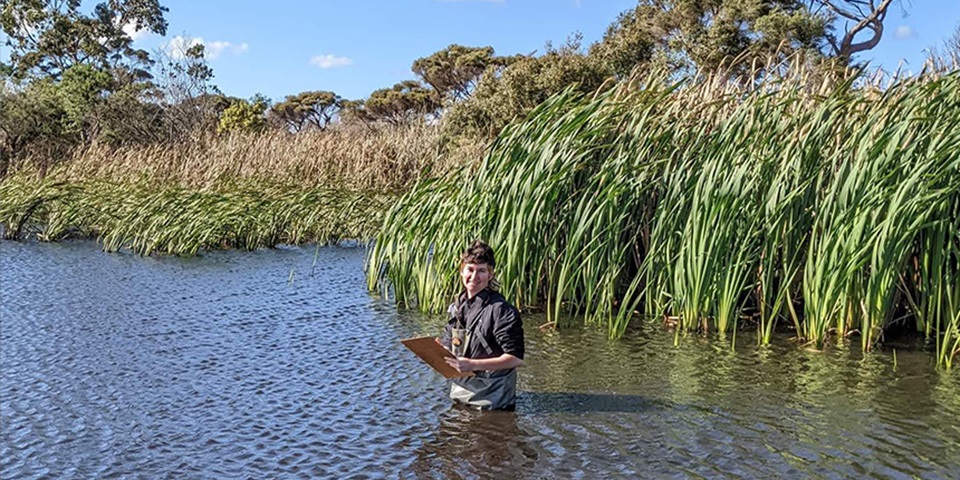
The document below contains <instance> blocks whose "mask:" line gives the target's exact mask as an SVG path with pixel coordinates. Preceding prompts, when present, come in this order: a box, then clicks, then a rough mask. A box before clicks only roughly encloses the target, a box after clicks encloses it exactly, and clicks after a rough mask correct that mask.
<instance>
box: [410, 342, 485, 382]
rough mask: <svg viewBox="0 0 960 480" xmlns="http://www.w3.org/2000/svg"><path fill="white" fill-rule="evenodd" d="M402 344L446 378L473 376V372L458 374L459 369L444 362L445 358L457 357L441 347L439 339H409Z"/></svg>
mask: <svg viewBox="0 0 960 480" xmlns="http://www.w3.org/2000/svg"><path fill="white" fill-rule="evenodd" d="M400 343H402V344H403V345H404V346H405V347H407V348H409V349H410V351H411V352H413V353H415V354H417V356H418V357H420V359H421V360H423V361H424V362H427V365H430V367H431V368H433V369H434V370H436V371H437V372H438V373H439V374H440V375H443V376H444V377H445V378H464V377H472V376H473V372H462V373H461V372H458V371H457V369H455V368H453V367H451V366H450V365H448V364H447V362H446V361H444V360H443V359H444V357H450V358H455V357H454V355H453V353H452V352H451V351H450V350H447V349H446V348H445V347H444V346H443V345H440V343H438V342H437V339H435V338H434V337H417V338H408V339H405V340H400Z"/></svg>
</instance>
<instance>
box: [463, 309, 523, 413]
mask: <svg viewBox="0 0 960 480" xmlns="http://www.w3.org/2000/svg"><path fill="white" fill-rule="evenodd" d="M451 307H453V306H451ZM456 310H457V311H456V312H451V313H454V315H455V317H454V318H456V319H457V326H461V325H463V324H464V322H463V317H464V315H463V312H462V310H460V309H459V308H457V309H456ZM482 313H483V311H482V310H481V311H480V312H477V315H476V318H473V319H471V320H470V322H469V328H451V329H450V336H451V339H450V347H451V351H452V352H453V354H454V355H456V356H458V357H462V356H465V354H466V352H468V351H469V350H468V348H469V346H470V341H471V340H478V341H479V342H480V346H481V347H483V350H484V351H485V352H487V355H488V356H492V355H493V349H492V348H490V344H489V343H487V339H486V338H485V337H484V336H483V335H478V334H475V332H474V330H475V329H476V327H477V325H479V324H480V316H481V315H482ZM457 314H459V315H457ZM473 373H474V375H473V376H472V377H466V378H457V379H453V380H452V383H451V384H450V398H451V399H453V400H455V401H457V402H460V403H465V404H467V405H470V406H472V407H476V408H479V409H481V410H497V409H502V408H509V407H513V405H514V403H515V402H516V396H517V370H516V369H515V368H511V369H509V370H496V371H492V372H488V371H475V372H473Z"/></svg>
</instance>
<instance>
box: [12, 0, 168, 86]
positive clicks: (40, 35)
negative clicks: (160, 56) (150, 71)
mask: <svg viewBox="0 0 960 480" xmlns="http://www.w3.org/2000/svg"><path fill="white" fill-rule="evenodd" d="M81 4H82V2H81V1H80V0H6V1H5V2H4V4H3V6H2V10H0V27H2V28H3V33H4V34H5V35H6V41H5V44H6V46H7V47H9V48H10V64H9V65H8V70H9V71H10V72H11V73H12V76H13V77H14V78H17V79H22V78H26V77H27V76H30V75H31V74H32V75H38V76H46V77H50V78H53V79H59V78H60V76H61V75H63V73H64V72H66V71H67V69H69V68H70V67H71V66H73V65H76V64H86V65H89V66H92V67H94V68H96V69H98V70H101V71H108V70H111V69H114V68H121V67H123V68H130V69H133V70H135V71H136V72H137V73H139V74H140V76H141V77H145V76H146V75H147V72H146V70H143V69H142V68H141V67H143V66H145V65H149V63H150V59H149V55H148V54H147V52H145V51H143V50H138V49H135V48H133V46H132V44H133V39H131V38H130V36H129V35H127V34H126V32H124V31H123V28H124V27H125V26H132V27H133V28H135V29H137V30H149V31H151V32H154V33H156V34H159V35H164V34H166V31H167V22H166V20H165V19H164V17H163V14H164V12H166V11H167V9H166V8H165V7H162V6H161V5H160V3H159V1H158V0H108V1H105V2H102V3H98V4H97V5H96V6H95V7H94V9H93V13H92V14H91V15H85V14H83V13H81V12H80V6H81Z"/></svg>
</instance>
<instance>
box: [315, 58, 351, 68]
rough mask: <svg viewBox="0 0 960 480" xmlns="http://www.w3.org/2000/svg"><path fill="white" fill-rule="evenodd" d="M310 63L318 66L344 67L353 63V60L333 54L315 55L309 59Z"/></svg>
mask: <svg viewBox="0 0 960 480" xmlns="http://www.w3.org/2000/svg"><path fill="white" fill-rule="evenodd" d="M310 65H313V66H316V67H320V68H336V67H345V66H347V65H353V60H351V59H349V58H347V57H337V56H334V55H315V56H314V57H313V58H311V59H310Z"/></svg>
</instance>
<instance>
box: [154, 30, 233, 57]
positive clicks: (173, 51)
mask: <svg viewBox="0 0 960 480" xmlns="http://www.w3.org/2000/svg"><path fill="white" fill-rule="evenodd" d="M196 45H203V55H204V57H206V58H207V59H208V60H213V59H214V58H217V57H219V56H220V55H222V54H224V53H231V54H233V55H240V54H241V53H244V52H246V51H247V50H248V49H249V48H250V45H248V44H247V43H246V42H244V43H240V44H233V43H230V42H225V41H222V40H214V41H212V42H207V41H204V39H203V38H202V37H184V36H181V35H177V36H176V37H173V38H172V39H171V40H170V42H169V43H167V44H166V47H165V50H166V51H167V52H168V53H169V54H170V56H171V57H173V58H178V59H179V58H184V57H185V56H186V54H187V50H189V49H190V48H191V47H194V46H196Z"/></svg>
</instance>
